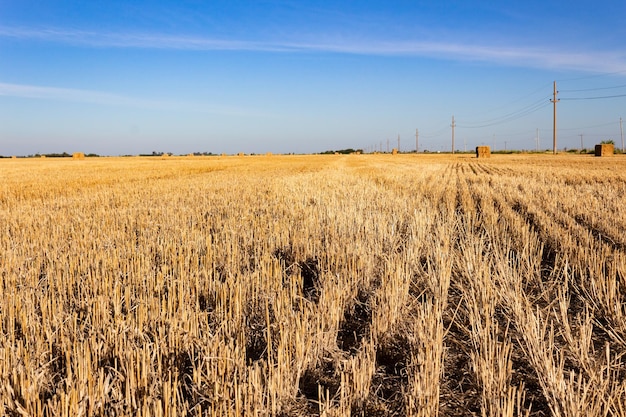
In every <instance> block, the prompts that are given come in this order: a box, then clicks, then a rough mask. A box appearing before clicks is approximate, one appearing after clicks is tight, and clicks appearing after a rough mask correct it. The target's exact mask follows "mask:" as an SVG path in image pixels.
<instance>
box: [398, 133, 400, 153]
mask: <svg viewBox="0 0 626 417" xmlns="http://www.w3.org/2000/svg"><path fill="white" fill-rule="evenodd" d="M398 153H400V134H399V133H398Z"/></svg>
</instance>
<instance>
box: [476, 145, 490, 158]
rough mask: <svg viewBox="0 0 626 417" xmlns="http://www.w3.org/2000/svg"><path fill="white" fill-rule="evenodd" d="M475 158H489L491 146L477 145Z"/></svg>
mask: <svg viewBox="0 0 626 417" xmlns="http://www.w3.org/2000/svg"><path fill="white" fill-rule="evenodd" d="M476 158H491V148H490V147H489V146H477V147H476Z"/></svg>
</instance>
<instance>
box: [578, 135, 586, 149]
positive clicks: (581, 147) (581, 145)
mask: <svg viewBox="0 0 626 417" xmlns="http://www.w3.org/2000/svg"><path fill="white" fill-rule="evenodd" d="M578 136H580V151H581V152H582V151H583V149H584V148H585V146H584V145H583V134H582V133H581V134H580V135H578Z"/></svg>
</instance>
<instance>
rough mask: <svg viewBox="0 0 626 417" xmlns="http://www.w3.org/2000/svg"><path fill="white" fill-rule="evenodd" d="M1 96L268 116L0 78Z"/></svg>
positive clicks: (228, 107) (245, 111) (224, 114)
mask: <svg viewBox="0 0 626 417" xmlns="http://www.w3.org/2000/svg"><path fill="white" fill-rule="evenodd" d="M2 96H5V97H18V98H29V99H42V100H60V101H69V102H75V103H88V104H98V105H105V106H114V107H134V108H142V109H151V110H173V111H184V112H193V113H206V114H216V115H222V116H259V117H260V116H262V117H272V115H271V114H267V113H262V112H258V111H255V110H247V109H242V108H238V107H231V106H226V105H219V106H215V105H211V104H207V103H185V102H173V101H158V100H146V99H141V98H135V97H128V96H123V95H118V94H113V93H107V92H101V91H93V90H81V89H74V88H59V87H47V86H37V85H25V84H10V83H2V82H0V97H2Z"/></svg>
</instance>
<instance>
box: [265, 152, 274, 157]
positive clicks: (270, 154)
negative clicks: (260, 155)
mask: <svg viewBox="0 0 626 417" xmlns="http://www.w3.org/2000/svg"><path fill="white" fill-rule="evenodd" d="M272 155H273V154H272V153H271V152H268V153H266V154H265V156H272Z"/></svg>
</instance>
